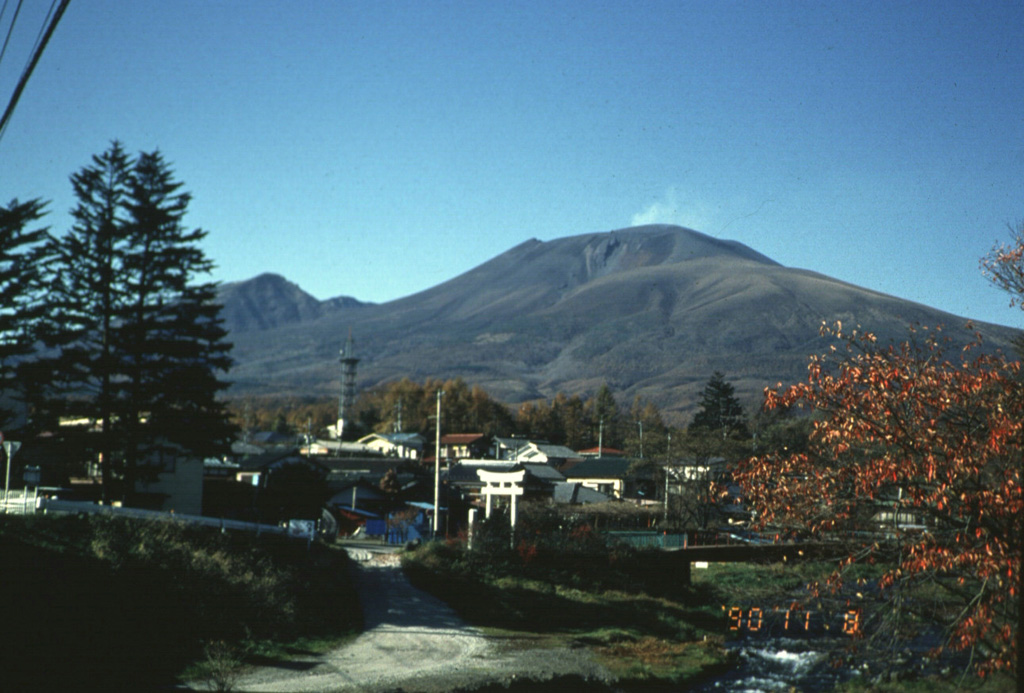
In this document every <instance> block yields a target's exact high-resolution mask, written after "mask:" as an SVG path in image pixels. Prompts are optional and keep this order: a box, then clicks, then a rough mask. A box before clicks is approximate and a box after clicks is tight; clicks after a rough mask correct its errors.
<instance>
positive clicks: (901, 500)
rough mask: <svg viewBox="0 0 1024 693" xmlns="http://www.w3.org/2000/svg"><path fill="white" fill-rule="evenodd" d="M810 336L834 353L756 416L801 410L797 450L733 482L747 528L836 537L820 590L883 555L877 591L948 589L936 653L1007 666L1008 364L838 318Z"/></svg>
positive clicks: (1018, 505)
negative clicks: (805, 418) (888, 338)
mask: <svg viewBox="0 0 1024 693" xmlns="http://www.w3.org/2000/svg"><path fill="white" fill-rule="evenodd" d="M1019 257H1020V255H1019V254H1018V255H1017V258H1018V260H1019ZM1022 286H1024V284H1022ZM822 331H823V333H824V334H826V335H829V336H831V337H833V338H835V339H837V340H838V343H839V345H840V346H839V347H837V348H833V351H832V352H831V353H830V354H828V355H826V356H821V357H814V358H812V360H811V362H810V365H809V367H808V377H807V381H806V382H803V383H800V384H797V385H793V386H791V387H786V388H783V387H781V385H780V387H779V389H776V390H767V391H766V393H765V406H766V407H768V408H775V407H784V408H789V407H796V408H807V409H809V410H811V411H812V412H813V416H814V417H815V418H814V427H813V431H812V433H811V440H810V445H809V449H808V452H807V453H805V454H795V455H791V454H778V455H774V456H768V457H756V458H753V459H750V460H748V461H747V462H745V463H744V464H743V465H742V468H741V470H740V472H739V473H738V474H737V480H738V481H739V482H740V484H741V485H742V486H743V488H744V491H745V493H746V496H747V498H748V499H749V500H750V502H751V505H752V507H754V508H755V509H756V510H757V512H758V518H757V522H758V524H759V525H760V526H762V527H764V526H769V525H770V526H773V527H782V528H792V529H800V530H803V531H809V532H810V533H811V534H812V535H813V536H815V537H816V538H819V539H831V540H841V541H846V542H849V551H850V557H849V558H848V559H847V560H846V561H844V562H843V563H842V564H841V566H840V570H837V572H836V573H835V574H834V575H833V577H832V578H831V579H830V581H829V582H830V585H831V586H833V587H838V586H840V585H841V584H842V569H843V568H846V567H848V566H849V565H851V564H852V563H854V562H855V561H860V560H874V559H876V558H878V557H880V556H883V555H884V556H885V558H886V559H887V560H892V561H893V562H892V563H890V564H889V565H890V566H891V567H890V569H889V570H888V571H887V572H886V573H885V575H884V576H883V578H882V579H881V581H880V587H881V588H882V589H883V591H884V590H889V591H894V590H895V589H896V588H898V587H904V586H907V585H911V584H915V583H920V582H923V581H925V580H928V581H932V582H934V583H937V584H941V585H944V586H946V587H948V588H949V590H950V592H949V594H958V595H959V598H960V599H962V603H961V605H960V608H958V609H957V610H956V612H955V614H953V615H952V616H951V617H950V622H949V623H948V624H947V625H948V626H949V628H950V630H949V639H948V641H947V644H948V646H950V647H952V648H955V649H967V648H975V649H976V653H977V654H978V655H979V657H978V659H976V660H975V661H978V660H979V659H980V660H981V661H980V664H979V669H980V670H981V671H982V673H984V672H986V671H989V670H993V669H1010V670H1012V669H1013V666H1014V663H1015V661H1016V651H1017V624H1018V608H1019V603H1020V599H1019V597H1020V590H1021V582H1020V561H1021V540H1022V532H1021V529H1022V522H1024V498H1022V495H1021V483H1022V479H1021V472H1022V455H1024V387H1022V384H1021V381H1020V378H1019V376H1020V373H1019V368H1020V366H1019V363H1018V362H1016V361H1009V360H1007V359H1005V358H1004V357H1002V356H997V355H991V354H984V355H976V351H977V350H972V349H967V350H965V352H964V353H963V354H962V358H960V359H956V360H955V361H954V360H950V359H947V357H946V356H945V355H944V353H943V350H942V348H941V347H940V344H939V340H938V338H937V337H936V333H935V332H933V331H928V330H923V331H920V330H919V331H917V332H915V333H914V334H913V335H912V338H911V339H910V340H909V341H908V342H906V343H903V344H899V345H887V346H885V345H881V344H879V343H878V341H877V340H876V338H875V337H874V336H873V335H871V334H870V333H861V332H857V331H853V332H851V333H849V334H846V333H843V332H842V327H841V325H839V324H837V325H836V326H835V328H825V327H823V328H822ZM975 346H977V345H975ZM844 347H845V349H844ZM897 520H898V521H897ZM901 523H902V524H904V525H905V524H908V523H913V524H915V525H917V526H918V527H917V528H918V529H919V528H920V526H922V525H923V526H924V528H925V530H924V531H913V532H908V531H904V530H903V528H901V527H900V526H899V525H900V524H901ZM894 546H895V549H894V548H893V547H894Z"/></svg>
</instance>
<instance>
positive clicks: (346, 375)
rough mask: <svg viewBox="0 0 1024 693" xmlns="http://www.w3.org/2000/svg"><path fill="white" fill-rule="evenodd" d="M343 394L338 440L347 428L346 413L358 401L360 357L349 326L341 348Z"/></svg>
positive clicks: (339, 412) (339, 415)
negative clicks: (357, 375)
mask: <svg viewBox="0 0 1024 693" xmlns="http://www.w3.org/2000/svg"><path fill="white" fill-rule="evenodd" d="M338 360H339V361H340V362H341V396H340V397H338V440H341V435H342V432H343V430H344V428H345V415H346V413H347V412H351V411H352V408H353V407H354V406H355V402H356V364H358V363H359V359H358V358H357V357H356V352H355V346H353V343H352V329H351V328H349V331H348V339H347V340H346V341H345V346H344V347H343V348H342V350H341V358H340V359H338Z"/></svg>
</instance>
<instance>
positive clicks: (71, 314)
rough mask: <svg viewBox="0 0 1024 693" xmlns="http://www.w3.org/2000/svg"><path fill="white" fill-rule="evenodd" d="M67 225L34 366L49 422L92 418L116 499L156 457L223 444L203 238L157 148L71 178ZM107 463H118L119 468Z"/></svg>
mask: <svg viewBox="0 0 1024 693" xmlns="http://www.w3.org/2000/svg"><path fill="white" fill-rule="evenodd" d="M72 183H73V185H74V189H75V195H76V197H77V198H78V201H79V202H78V205H77V206H76V208H75V209H74V211H73V214H74V217H75V220H76V224H75V225H74V227H73V228H72V230H71V231H70V232H69V233H68V234H67V235H66V236H64V237H63V238H60V239H56V240H55V241H54V242H53V244H52V247H51V249H50V251H51V254H52V255H53V257H54V258H55V271H54V272H53V280H54V287H55V289H54V291H52V292H51V294H50V298H49V303H50V309H51V310H50V317H49V319H48V320H47V327H48V329H47V330H46V331H45V336H46V343H47V345H48V346H50V347H51V348H53V349H55V350H56V352H57V355H56V356H55V357H51V358H49V359H46V360H44V363H45V367H44V368H40V369H39V373H40V375H41V378H42V380H43V381H44V386H43V387H42V388H41V390H42V391H43V393H44V394H43V395H42V396H41V401H40V408H41V409H43V410H45V411H46V412H48V413H49V415H50V418H51V420H52V419H54V418H56V417H58V416H60V415H64V416H68V415H72V416H77V417H81V418H82V419H83V420H85V421H88V422H90V426H92V425H93V424H92V422H95V426H96V427H98V430H99V433H98V439H99V441H100V442H99V444H98V445H97V446H95V451H96V452H98V453H100V455H101V459H102V469H103V482H104V496H105V498H106V499H108V500H110V499H112V498H113V497H114V495H116V494H114V493H113V491H112V482H113V480H114V477H115V472H120V474H118V476H120V477H121V481H122V488H121V493H120V495H121V496H122V497H124V496H125V495H128V494H130V493H131V492H132V491H133V489H134V482H135V480H136V476H137V474H136V472H137V469H136V467H137V465H138V463H139V462H141V461H144V460H145V461H154V462H157V463H159V460H160V458H161V457H162V456H163V455H165V454H170V455H177V454H191V455H198V456H206V455H209V454H213V453H214V452H216V451H218V450H220V449H223V447H224V446H226V445H227V444H228V443H229V439H230V432H231V430H232V429H231V426H230V424H229V422H228V416H227V413H226V410H225V409H224V406H223V405H222V404H221V403H220V402H218V401H217V399H216V396H217V393H218V392H220V391H221V390H223V389H224V388H225V387H226V384H225V383H224V382H223V381H221V380H219V379H218V375H217V372H218V371H223V370H226V369H227V368H228V367H229V366H230V364H231V361H230V358H229V357H228V351H229V350H230V345H229V344H227V343H225V342H224V337H225V336H226V333H225V331H224V330H223V328H222V327H221V320H220V306H219V305H217V304H216V302H215V298H216V286H215V285H214V284H212V283H206V284H202V283H200V284H196V283H194V280H195V278H196V277H197V276H198V275H202V274H206V273H208V272H209V271H210V270H211V269H212V263H211V262H210V261H209V260H208V259H207V258H206V257H205V255H204V253H203V251H202V250H201V249H200V248H199V242H200V241H201V240H202V239H203V237H204V236H205V235H206V234H205V232H203V231H201V230H192V231H189V230H187V229H186V228H185V227H184V225H183V223H182V220H183V218H184V215H185V213H186V210H187V207H188V203H189V200H190V197H189V195H188V194H186V193H182V192H180V188H181V183H179V182H177V181H175V180H174V177H173V174H172V172H171V170H170V168H169V167H168V165H167V164H166V162H165V161H164V160H163V158H162V156H161V155H160V154H159V153H158V152H153V153H142V154H140V155H139V156H138V157H137V158H134V159H130V158H129V157H127V156H126V155H125V153H124V150H123V149H122V148H121V145H120V144H119V143H117V142H115V143H113V144H112V145H111V147H110V149H109V150H108V151H107V152H105V153H104V154H103V155H101V156H99V157H94V159H93V165H92V166H91V167H88V168H86V169H83V170H82V171H81V172H79V173H77V174H75V175H74V176H72ZM114 460H116V461H117V466H116V468H115V467H114V466H113V465H114Z"/></svg>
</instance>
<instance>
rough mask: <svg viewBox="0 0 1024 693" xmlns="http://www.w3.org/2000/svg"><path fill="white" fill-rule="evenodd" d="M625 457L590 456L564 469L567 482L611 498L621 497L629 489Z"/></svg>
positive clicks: (628, 461)
mask: <svg viewBox="0 0 1024 693" xmlns="http://www.w3.org/2000/svg"><path fill="white" fill-rule="evenodd" d="M630 464H632V462H631V460H629V459H627V458H625V457H591V458H590V459H586V460H583V461H582V462H580V463H578V464H574V465H573V466H572V467H570V468H568V469H567V470H566V471H565V480H566V481H567V482H568V483H571V484H572V483H578V484H581V485H583V486H584V487H586V488H589V489H593V490H595V491H599V492H601V493H603V494H606V495H608V496H610V497H612V498H623V497H625V496H626V495H627V494H628V493H629V491H630V487H629V483H628V482H629V467H630Z"/></svg>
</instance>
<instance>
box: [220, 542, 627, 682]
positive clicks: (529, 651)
mask: <svg viewBox="0 0 1024 693" xmlns="http://www.w3.org/2000/svg"><path fill="white" fill-rule="evenodd" d="M350 553H351V554H352V555H353V558H355V559H356V560H357V561H359V568H358V575H357V584H358V588H359V594H360V598H361V600H362V604H363V612H364V619H365V626H366V629H365V631H364V632H363V633H362V634H361V635H360V636H359V637H358V638H356V639H355V640H354V641H352V642H351V643H349V644H348V645H345V646H344V647H341V648H339V649H337V650H334V651H331V652H328V653H326V654H323V655H319V656H306V657H301V658H298V659H295V660H290V661H287V662H282V663H281V664H280V665H278V666H270V667H261V668H259V669H256V670H253V671H249V672H248V673H246V674H245V675H244V676H242V677H240V678H239V680H238V681H237V682H236V684H235V688H234V689H235V690H236V691H251V692H252V693H256V692H258V691H293V692H299V691H302V692H310V693H313V692H319V691H324V692H326V691H331V692H342V691H344V692H348V691H361V692H366V693H384V692H388V691H399V690H401V691H404V692H405V693H443V692H446V691H453V690H472V689H475V688H479V687H482V686H485V685H489V684H500V685H508V684H510V683H513V682H522V681H548V680H551V679H553V678H556V677H560V676H574V677H580V678H582V679H585V680H590V681H593V682H594V683H595V684H598V682H601V683H609V682H610V679H611V677H610V675H609V673H608V672H607V670H605V669H604V668H603V667H601V666H600V665H599V664H598V663H597V662H596V661H594V659H593V657H592V656H591V654H590V653H589V652H588V651H587V650H586V649H582V648H580V649H570V648H558V649H538V648H531V647H530V644H529V642H528V641H522V640H518V641H514V642H510V641H507V640H504V641H503V640H499V639H494V638H489V637H488V636H485V635H484V634H482V633H481V632H480V631H478V630H477V629H475V628H472V627H470V626H468V625H466V623H465V622H463V621H462V620H461V619H460V618H459V617H458V616H457V615H456V614H455V612H454V611H452V610H451V609H450V608H449V607H448V606H447V605H446V604H445V603H444V602H441V601H440V600H438V599H435V598H434V597H432V596H431V595H429V594H426V593H425V592H423V591H421V590H418V589H416V588H415V587H413V586H412V585H411V584H409V581H408V580H407V579H406V578H405V574H404V573H403V572H402V569H401V567H399V563H398V557H397V556H396V555H394V554H372V553H370V552H369V551H364V550H352V551H350ZM597 687H600V686H599V685H598V686H597Z"/></svg>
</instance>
